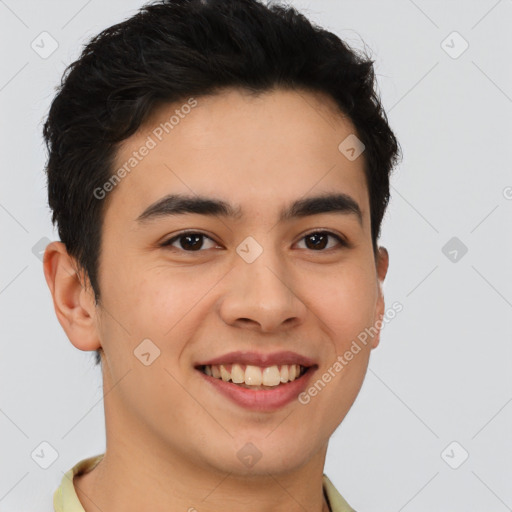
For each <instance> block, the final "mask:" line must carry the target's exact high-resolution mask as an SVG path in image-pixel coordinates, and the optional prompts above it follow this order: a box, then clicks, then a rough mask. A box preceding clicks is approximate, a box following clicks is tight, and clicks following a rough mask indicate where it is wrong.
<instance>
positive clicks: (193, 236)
mask: <svg viewBox="0 0 512 512" xmlns="http://www.w3.org/2000/svg"><path fill="white" fill-rule="evenodd" d="M205 238H207V239H208V240H210V241H212V242H214V241H213V240H212V239H211V238H210V237H209V236H206V235H205V234H203V233H196V232H188V233H181V234H179V235H176V236H175V237H173V238H170V239H169V240H167V241H165V242H163V243H162V244H161V247H169V246H171V247H172V246H173V244H174V243H175V242H177V241H179V247H173V248H176V249H178V250H182V251H185V252H200V250H201V248H202V247H203V245H204V239H205ZM214 244H215V242H214Z"/></svg>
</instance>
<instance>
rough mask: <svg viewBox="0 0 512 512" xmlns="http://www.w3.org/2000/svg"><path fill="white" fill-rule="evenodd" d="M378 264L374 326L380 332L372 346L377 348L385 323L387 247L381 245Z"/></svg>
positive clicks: (374, 338)
mask: <svg viewBox="0 0 512 512" xmlns="http://www.w3.org/2000/svg"><path fill="white" fill-rule="evenodd" d="M376 265H377V269H376V270H377V280H378V283H377V287H378V297H377V308H376V314H375V319H374V326H375V328H376V329H378V333H377V334H376V335H375V336H374V337H373V341H372V348H377V346H378V344H379V342H380V331H381V328H382V325H383V318H384V313H385V302H384V292H383V290H382V285H383V284H384V279H385V278H386V274H387V272H388V267H389V253H388V251H387V249H386V248H385V247H379V252H378V256H377V262H376Z"/></svg>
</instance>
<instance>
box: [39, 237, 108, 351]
mask: <svg viewBox="0 0 512 512" xmlns="http://www.w3.org/2000/svg"><path fill="white" fill-rule="evenodd" d="M43 269H44V275H45V279H46V283H47V284H48V288H49V289H50V292H51V294H52V298H53V305H54V308H55V314H56V315H57V318H58V320H59V323H60V325H61V326H62V328H63V329H64V331H65V332H66V335H67V336H68V338H69V340H70V341H71V343H72V344H73V345H74V346H75V347H76V348H78V349H80V350H85V351H89V350H91V351H92V350H96V349H98V348H100V347H101V343H100V340H99V336H98V333H97V329H96V306H95V303H94V296H93V294H92V291H89V289H86V287H85V286H84V283H82V282H81V281H80V279H79V275H78V273H77V271H76V262H75V260H74V259H73V258H72V257H71V256H70V255H69V254H68V252H67V250H66V246H65V245H64V244H63V243H62V242H51V243H50V244H48V246H47V247H46V250H45V253H44V259H43Z"/></svg>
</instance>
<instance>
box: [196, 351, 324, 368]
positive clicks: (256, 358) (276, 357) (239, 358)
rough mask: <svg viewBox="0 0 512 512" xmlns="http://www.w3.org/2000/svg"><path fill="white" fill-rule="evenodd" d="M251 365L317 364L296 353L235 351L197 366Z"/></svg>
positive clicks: (307, 365)
mask: <svg viewBox="0 0 512 512" xmlns="http://www.w3.org/2000/svg"><path fill="white" fill-rule="evenodd" d="M234 363H239V364H246V365H247V364H249V365H253V366H273V365H283V364H299V365H301V366H306V367H309V366H314V365H315V364H316V363H315V361H313V359H311V358H309V357H306V356H303V355H301V354H297V353H295V352H291V351H289V350H287V351H281V352H273V353H272V354H262V353H258V352H247V351H241V350H238V351H235V352H229V353H227V354H224V355H222V356H219V357H215V358H214V359H209V360H208V361H202V362H199V363H197V364H196V366H206V365H217V364H234Z"/></svg>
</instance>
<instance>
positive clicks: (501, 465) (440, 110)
mask: <svg viewBox="0 0 512 512" xmlns="http://www.w3.org/2000/svg"><path fill="white" fill-rule="evenodd" d="M288 3H291V4H292V5H293V6H295V7H297V8H298V9H299V10H301V11H302V12H303V13H304V14H306V15H307V16H308V17H309V18H310V19H311V20H313V21H315V22H316V23H318V24H320V25H322V26H324V27H325V28H327V29H329V30H331V31H333V32H335V33H336V34H337V35H338V36H340V37H341V38H342V39H344V40H346V41H347V42H348V43H349V44H351V45H352V46H354V47H356V48H362V47H363V45H365V44H366V46H367V47H368V48H369V49H370V50H371V53H372V55H373V58H374V59H375V68H376V72H377V74H378V83H379V90H380V93H381V96H382V100H383V104H384V106H385V109H386V111H387V113H388V116H389V122H390V125H391V127H392V129H393V130H394V131H395V133H396V135H397V137H398V139H399V141H400V143H401V145H402V148H403V153H404V156H403V161H402V163H401V164H400V165H399V166H398V167H397V168H396V170H395V172H394V174H393V176H392V189H391V192H392V199H391V203H390V206H389V209H388V212H387V214H386V217H385V220H384V224H383V228H382V237H381V244H382V245H384V246H385V247H387V248H388V251H389V254H390V268H389V272H388V276H387V279H386V282H385V286H384V291H385V297H386V302H387V304H388V305H391V304H392V303H393V302H395V301H399V302H400V303H401V304H402V305H403V310H402V311H401V312H400V313H399V314H398V315H397V316H396V317H395V318H394V319H393V321H392V322H390V323H389V324H387V325H386V326H385V327H384V329H383V331H382V337H381V343H380V345H379V347H378V348H377V349H376V350H374V351H373V352H372V356H371V359H370V365H369V369H368V373H367V377H366V380H365V382H364V384H363V387H362V389H361V392H360V395H359V396H358V398H357V400H356V402H355V403H354V406H353V407H352V409H351V410H350V412H349V414H348V415H347V417H346V418H345V420H344V421H343V423H342V424H341V426H340V427H339V428H338V429H337V430H336V432H335V433H334V435H333V436H332V438H331V441H330V445H329V451H328V456H327V462H326V467H325V473H326V474H327V475H328V476H329V477H330V479H331V480H332V481H333V483H334V485H335V486H336V487H337V489H338V490H339V491H340V493H341V494H342V495H343V496H344V497H345V499H346V500H347V501H348V502H349V503H350V504H351V505H352V506H353V507H354V508H355V509H356V510H357V511H358V512H382V511H384V510H385V511H388V512H390V511H391V512H393V511H395V512H399V511H402V510H403V511H406V512H408V511H411V512H412V511H415V512H427V511H429V512H431V511H436V512H443V511H447V512H448V511H449V512H462V511H464V512H471V511H477V510H478V511H480V510H486V511H496V512H502V511H506V510H512V486H511V485H510V482H511V479H512V403H511V402H512V377H511V375H512V372H511V370H512V365H511V359H512V348H511V347H512V335H511V332H512V229H511V228H512V163H511V162H512V151H511V147H512V123H511V115H512V70H511V63H512V31H511V30H510V27H511V26H512V1H510V0H501V1H496V0H482V1H476V0H473V1H465V2H460V1H444V0H443V1H431V0H415V1H412V0H392V1H355V0H354V1H348V0H347V1H345V0H323V1H321V0H316V1H313V0H309V1H306V0H297V1H293V2H288ZM142 4H143V2H141V1H138V0H111V1H109V2H101V1H100V0H89V1H83V0H70V1H66V2H64V1H48V0H45V1H37V2H36V1H31V2H29V1H23V0H5V1H0V38H1V40H0V42H1V44H0V52H1V66H0V106H1V124H0V130H1V131H0V144H1V153H0V154H1V163H0V169H1V188H0V225H1V236H2V241H3V243H2V246H1V262H2V264H1V265H0V310H1V315H2V316H1V322H0V329H1V343H2V345H1V347H2V350H1V354H2V356H1V358H0V378H1V385H0V432H1V436H0V448H1V452H0V511H2V512H14V511H16V512H18V511H21V510H23V511H25V512H35V511H50V510H53V506H52V494H53V491H54V490H55V489H56V487H57V486H58V485H59V483H60V480H61V478H62V474H63V472H65V471H67V470H68V469H70V468H71V467H72V466H73V465H74V464H76V463H77V462H78V461H79V460H81V459H82V458H85V457H89V456H92V455H95V454H98V453H102V452H103V451H104V448H105V432H104V419H103V418H104V416H103V414H104V411H103V400H102V390H101V374H100V369H99V367H96V366H94V364H93V355H94V353H91V352H80V351H79V350H77V349H75V348H74V347H73V346H72V345H71V343H70V342H69V341H68V339H67V337H66V336H65V334H64V331H63V330H62V329H61V327H60V324H59V323H58V321H57V319H56V316H55V313H54V310H53V304H52V301H51V296H50V292H49V290H48V288H47V285H46V282H45V280H44V275H43V270H42V261H41V251H42V249H44V246H45V245H46V243H48V241H49V240H56V239H58V236H57V235H56V232H55V231H54V230H53V228H52V225H51V222H50V211H49V209H48V207H47V198H46V190H45V176H44V173H43V168H44V164H45V160H46V153H45V149H44V146H43V140H42V135H41V130H42V123H43V120H44V117H45V115H46V113H47V111H48V107H49V105H50V102H51V100H52V98H53V95H54V92H55V91H54V88H55V86H56V85H57V84H58V83H59V81H60V78H61V75H62V72H63V70H64V67H65V66H66V65H67V64H69V63H70V62H71V61H72V60H75V59H76V58H77V57H78V54H79V51H80V50H81V48H82V45H83V44H84V43H85V42H86V41H87V40H88V39H89V38H90V37H92V36H93V35H95V34H97V33H98V32H100V31H101V30H102V29H104V28H106V27H108V26H110V25H112V24H114V23H117V22H120V21H122V20H124V19H126V18H128V17H129V16H131V15H133V14H134V13H135V12H136V10H137V9H138V8H139V7H140V6H141V5H142ZM43 32H46V33H47V34H42V33H43ZM41 38H46V39H45V41H46V42H45V45H44V47H45V49H46V50H45V51H48V52H49V51H51V50H52V44H53V45H55V44H57V45H58V46H57V48H56V49H55V51H53V53H51V55H44V54H43V55H41V52H42V49H41V46H42V44H41V43H39V47H38V46H37V45H36V43H37V42H38V41H41ZM34 41H35V43H34ZM53 41H55V43H54V42H53ZM36 49H37V50H36ZM43 53H44V52H43ZM41 443H48V444H41ZM48 445H50V446H51V447H52V448H50V447H49V446H48ZM41 450H43V451H45V453H47V454H48V453H53V452H52V450H55V457H56V458H55V457H54V458H55V460H54V461H53V463H52V464H51V465H50V466H49V467H48V468H47V469H44V468H43V467H41V462H40V461H37V457H36V456H35V455H34V454H36V453H39V452H41Z"/></svg>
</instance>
